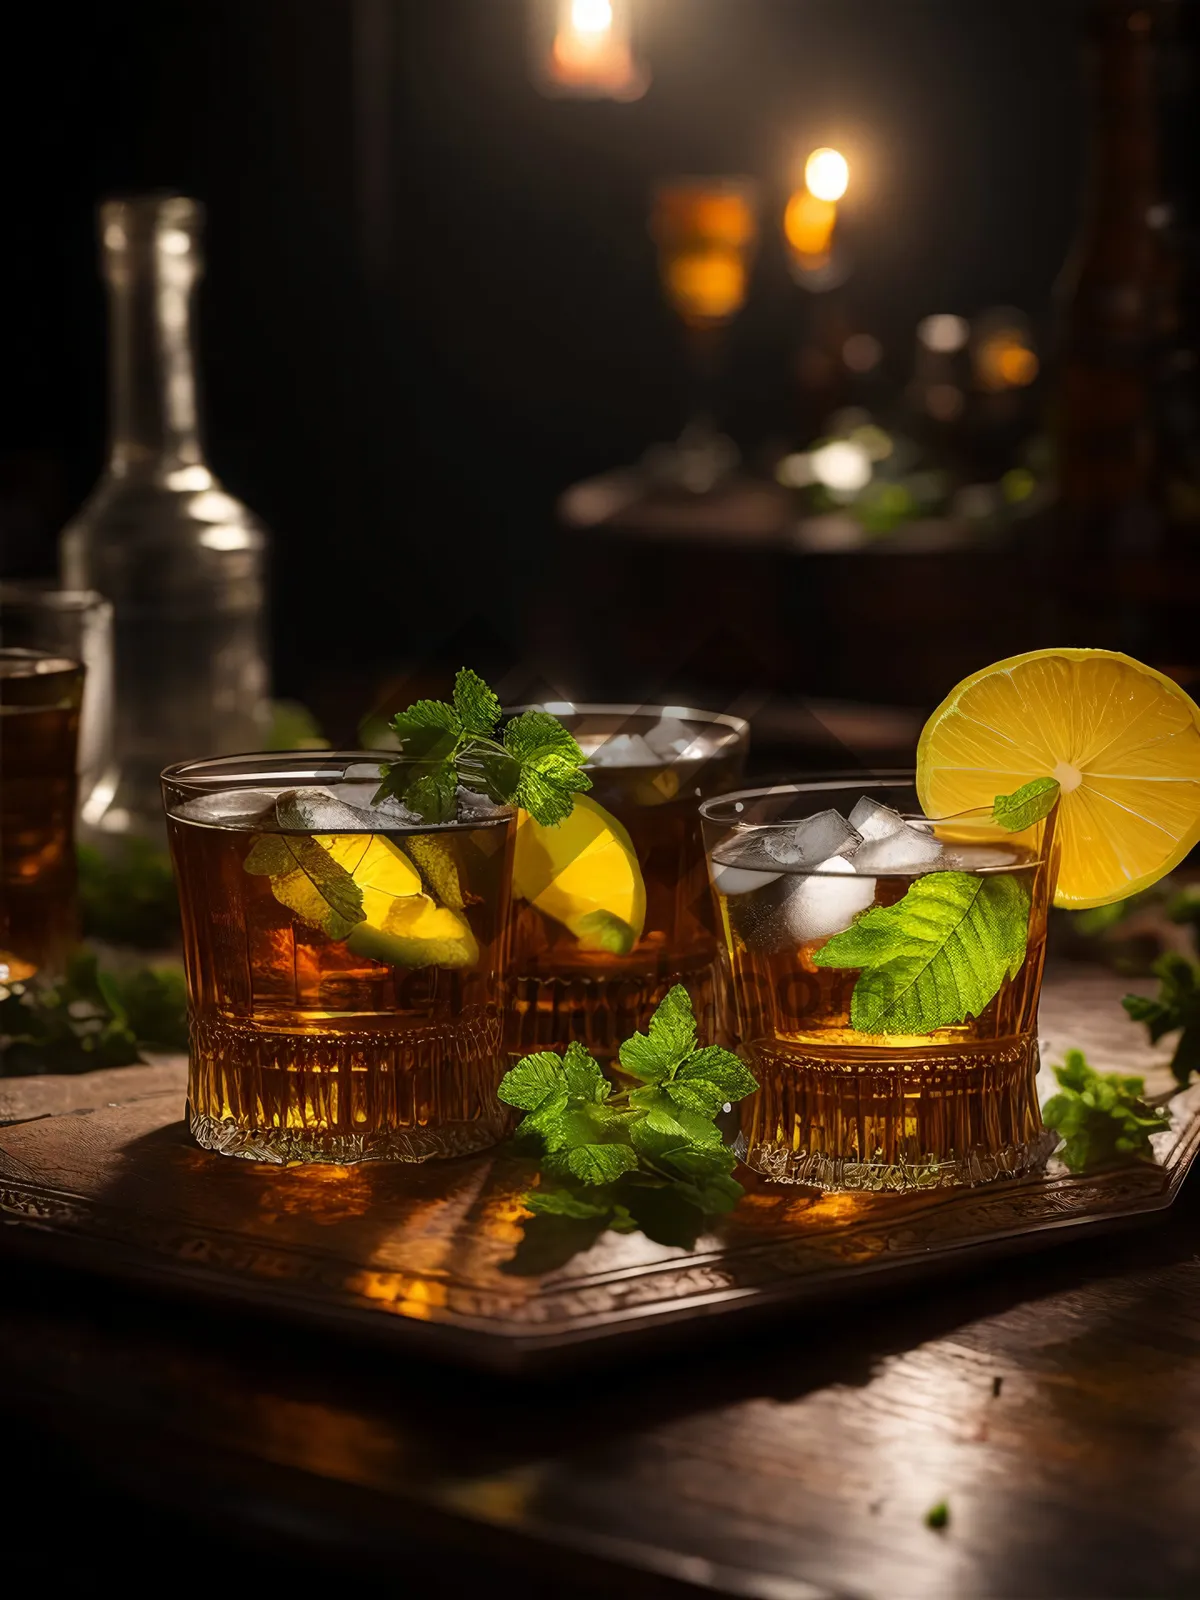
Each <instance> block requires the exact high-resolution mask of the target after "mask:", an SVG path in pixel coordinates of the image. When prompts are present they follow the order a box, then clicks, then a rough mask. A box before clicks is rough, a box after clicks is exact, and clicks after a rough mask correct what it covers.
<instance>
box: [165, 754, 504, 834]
mask: <svg viewBox="0 0 1200 1600" xmlns="http://www.w3.org/2000/svg"><path fill="white" fill-rule="evenodd" d="M397 761H401V762H404V761H408V762H409V763H410V764H412V765H415V764H416V761H415V758H412V757H407V758H406V757H404V756H402V755H401V756H398V755H397V754H396V752H395V751H394V750H247V751H243V752H240V753H237V754H234V755H224V756H202V757H200V758H199V759H198V760H193V761H176V762H173V763H172V764H171V766H169V767H164V768H163V770H162V772H160V773H159V782H160V784H161V785H162V787H163V789H164V790H165V789H167V787H168V786H171V787H173V788H175V789H177V790H182V791H186V792H189V793H191V794H193V795H194V796H197V797H198V796H200V795H202V794H212V793H216V792H218V791H220V790H225V789H250V788H255V787H259V786H261V787H267V786H269V785H271V784H272V783H275V782H278V781H279V780H280V779H293V780H294V779H297V778H300V779H303V778H307V779H309V780H310V781H311V783H312V784H313V785H314V786H316V785H318V784H320V783H323V782H329V781H331V780H336V779H337V778H338V776H339V775H338V774H337V773H336V772H334V771H330V770H329V769H330V768H337V767H339V766H340V767H343V768H344V767H348V766H354V765H360V764H361V765H367V764H370V765H373V766H383V765H388V766H391V765H393V764H394V763H395V762H397ZM249 762H258V763H259V764H260V768H261V770H258V771H256V770H254V769H253V768H249V769H248V770H245V771H243V770H240V769H241V767H242V766H243V764H245V763H249ZM272 769H274V770H272ZM340 776H341V780H342V781H350V782H352V781H353V780H352V779H351V780H346V778H345V773H344V772H342V773H341V775H340ZM297 786H299V785H297ZM164 798H165V797H164ZM480 799H486V796H483V795H481V796H480ZM489 804H491V805H492V806H493V807H494V809H493V810H492V811H490V812H488V813H483V814H480V815H478V816H472V817H463V818H457V817H456V818H455V819H454V820H453V821H451V822H414V823H406V822H396V823H395V824H393V825H392V826H389V827H381V828H378V829H376V830H375V831H376V832H379V833H389V834H392V833H451V832H454V831H458V832H462V831H464V830H466V829H471V828H494V827H497V826H498V825H499V824H501V823H507V822H510V821H512V820H513V819H514V818H515V816H516V814H517V808H516V806H515V805H502V804H498V803H497V802H495V801H490V802H489ZM167 810H168V812H169V811H170V803H169V802H167ZM178 820H180V821H183V822H189V821H194V822H196V825H197V826H198V827H203V826H205V824H204V823H202V822H200V821H199V820H198V819H194V818H188V817H183V818H180V819H178ZM307 831H309V832H311V831H313V830H311V829H310V830H307ZM318 831H319V830H318ZM347 831H349V830H347ZM362 831H363V832H366V831H368V830H367V829H363V830H362Z"/></svg>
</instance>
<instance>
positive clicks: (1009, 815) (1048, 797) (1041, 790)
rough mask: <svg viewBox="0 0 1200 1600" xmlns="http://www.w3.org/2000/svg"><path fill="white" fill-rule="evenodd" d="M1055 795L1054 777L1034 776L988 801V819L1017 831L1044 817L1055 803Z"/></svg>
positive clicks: (1056, 793)
mask: <svg viewBox="0 0 1200 1600" xmlns="http://www.w3.org/2000/svg"><path fill="white" fill-rule="evenodd" d="M1058 796H1059V783H1058V780H1057V779H1056V778H1034V779H1033V780H1032V781H1031V782H1030V783H1023V784H1022V785H1021V787H1020V788H1019V789H1016V790H1014V791H1013V793H1012V794H998V795H997V796H996V798H995V800H994V801H993V802H992V820H993V822H998V823H999V824H1000V826H1001V827H1002V828H1006V829H1007V830H1008V832H1009V833H1020V832H1021V831H1022V829H1024V828H1032V827H1033V825H1034V823H1035V822H1040V821H1041V820H1042V818H1043V817H1048V816H1049V815H1050V813H1051V812H1052V811H1053V810H1054V807H1055V805H1056V804H1057V803H1058Z"/></svg>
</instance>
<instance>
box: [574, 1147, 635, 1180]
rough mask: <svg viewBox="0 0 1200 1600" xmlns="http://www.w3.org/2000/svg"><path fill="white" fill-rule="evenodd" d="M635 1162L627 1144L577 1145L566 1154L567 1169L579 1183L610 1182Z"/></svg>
mask: <svg viewBox="0 0 1200 1600" xmlns="http://www.w3.org/2000/svg"><path fill="white" fill-rule="evenodd" d="M637 1164H638V1158H637V1156H636V1154H635V1153H634V1151H632V1150H631V1149H630V1148H629V1146H628V1145H627V1144H584V1145H577V1146H576V1147H575V1149H574V1150H572V1151H570V1153H569V1154H568V1156H567V1169H568V1171H569V1172H570V1174H571V1176H572V1177H573V1178H577V1179H578V1180H579V1182H580V1183H612V1182H613V1181H614V1180H615V1179H617V1178H619V1177H620V1176H621V1175H622V1173H625V1172H630V1171H632V1169H633V1168H634V1167H636V1166H637Z"/></svg>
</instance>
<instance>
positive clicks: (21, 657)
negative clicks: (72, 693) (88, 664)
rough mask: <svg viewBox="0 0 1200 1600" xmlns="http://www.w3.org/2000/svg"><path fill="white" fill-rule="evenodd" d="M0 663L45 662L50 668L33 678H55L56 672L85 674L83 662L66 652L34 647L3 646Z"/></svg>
mask: <svg viewBox="0 0 1200 1600" xmlns="http://www.w3.org/2000/svg"><path fill="white" fill-rule="evenodd" d="M0 661H45V662H49V663H50V667H49V668H48V669H47V670H46V671H45V672H44V673H35V674H33V676H38V677H41V676H44V677H47V678H49V677H53V676H54V674H55V673H56V672H63V673H66V672H83V671H84V670H85V669H84V665H83V662H82V661H80V660H79V658H78V657H77V656H73V655H70V654H68V652H67V651H65V650H42V649H40V648H36V647H34V646H32V645H23V644H3V645H0Z"/></svg>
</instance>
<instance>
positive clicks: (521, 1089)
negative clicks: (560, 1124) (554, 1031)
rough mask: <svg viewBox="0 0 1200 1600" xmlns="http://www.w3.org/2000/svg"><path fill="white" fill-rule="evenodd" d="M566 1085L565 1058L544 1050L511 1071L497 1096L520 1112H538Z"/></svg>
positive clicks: (505, 1077) (527, 1058) (501, 1083)
mask: <svg viewBox="0 0 1200 1600" xmlns="http://www.w3.org/2000/svg"><path fill="white" fill-rule="evenodd" d="M566 1086H567V1085H566V1074H565V1073H564V1071H563V1062H562V1057H561V1056H558V1055H555V1054H554V1052H553V1051H552V1050H543V1051H540V1052H539V1053H538V1054H537V1055H532V1056H526V1057H525V1058H524V1060H523V1061H518V1062H517V1064H516V1066H515V1067H512V1068H510V1070H509V1071H508V1072H506V1073H505V1074H504V1076H503V1077H502V1078H501V1080H500V1087H499V1088H498V1089H497V1090H496V1093H497V1095H498V1096H499V1097H500V1099H501V1100H503V1101H504V1103H505V1105H508V1106H516V1107H517V1109H518V1111H535V1110H536V1109H537V1107H538V1106H540V1105H541V1103H542V1101H543V1100H544V1099H545V1098H546V1096H547V1095H548V1094H551V1093H553V1091H554V1090H555V1089H565V1088H566ZM565 1103H566V1102H565V1101H564V1104H565Z"/></svg>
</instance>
